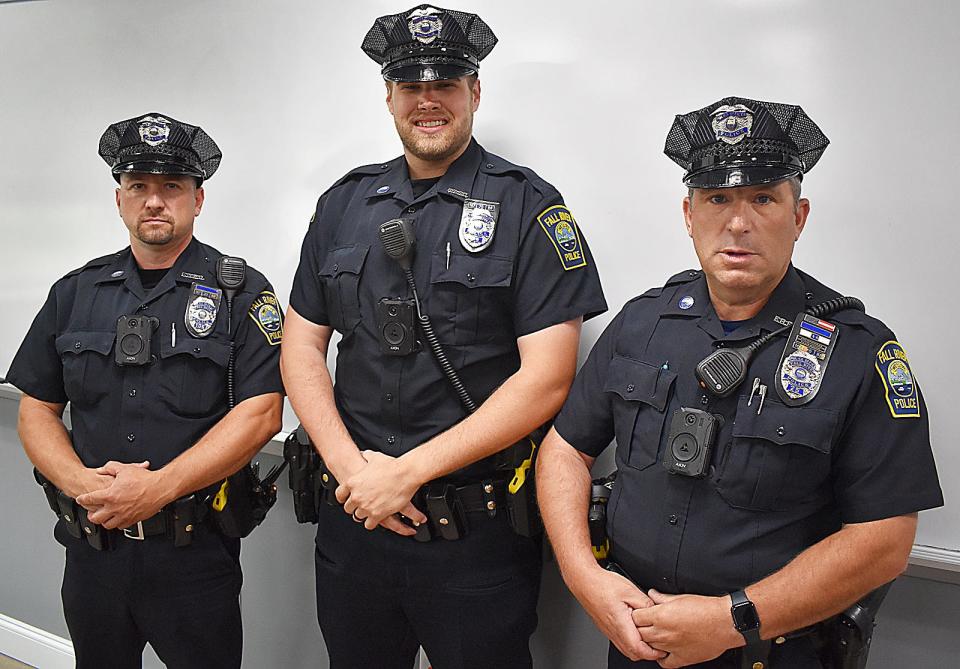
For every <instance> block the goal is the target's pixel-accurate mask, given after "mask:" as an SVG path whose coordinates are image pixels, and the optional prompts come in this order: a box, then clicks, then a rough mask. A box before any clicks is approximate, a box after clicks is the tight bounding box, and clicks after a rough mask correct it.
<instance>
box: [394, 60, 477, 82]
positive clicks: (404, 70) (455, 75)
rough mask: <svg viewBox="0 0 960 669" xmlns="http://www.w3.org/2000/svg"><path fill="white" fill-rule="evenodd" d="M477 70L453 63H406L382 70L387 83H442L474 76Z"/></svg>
mask: <svg viewBox="0 0 960 669" xmlns="http://www.w3.org/2000/svg"><path fill="white" fill-rule="evenodd" d="M476 72H477V69H476V68H475V67H470V66H468V65H460V64H454V63H408V64H405V65H397V66H394V67H391V68H389V69H387V68H385V69H384V70H383V78H384V79H386V80H387V81H409V82H414V81H443V80H444V79H459V78H460V77H466V76H468V75H471V74H476Z"/></svg>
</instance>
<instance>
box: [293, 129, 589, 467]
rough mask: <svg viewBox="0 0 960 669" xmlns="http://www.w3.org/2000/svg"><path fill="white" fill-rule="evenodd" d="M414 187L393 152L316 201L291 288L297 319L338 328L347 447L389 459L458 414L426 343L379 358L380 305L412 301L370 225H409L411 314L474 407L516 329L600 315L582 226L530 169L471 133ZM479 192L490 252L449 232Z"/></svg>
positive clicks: (507, 364)
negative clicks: (415, 311) (419, 312)
mask: <svg viewBox="0 0 960 669" xmlns="http://www.w3.org/2000/svg"><path fill="white" fill-rule="evenodd" d="M421 186H429V187H428V188H427V190H426V192H423V193H421V194H420V195H419V196H417V195H415V194H414V190H413V187H412V185H411V181H410V179H409V175H408V171H407V165H406V161H405V159H404V158H403V157H400V158H397V159H395V160H393V161H391V162H389V163H385V164H382V165H381V164H377V165H369V166H365V167H360V168H358V169H355V170H353V171H352V172H350V173H348V174H347V175H346V176H345V177H344V178H342V179H341V180H340V181H338V182H337V183H336V184H334V186H333V187H332V188H331V189H330V190H329V191H327V192H326V193H325V194H324V195H322V196H321V197H320V200H319V202H318V203H317V209H316V213H315V214H314V219H313V221H312V223H311V225H310V228H309V230H308V231H307V234H306V236H305V238H304V241H303V247H302V252H301V256H300V266H299V268H298V270H297V273H296V276H295V277H294V283H293V291H292V293H291V296H290V304H291V306H292V307H293V308H294V309H295V310H296V311H297V313H298V314H299V315H301V316H303V317H304V318H306V319H307V320H309V321H311V322H313V323H315V324H318V325H327V326H331V327H333V328H334V329H335V330H337V331H338V332H340V333H341V334H342V335H343V336H342V339H341V341H340V343H339V351H338V355H337V366H336V380H335V386H334V391H335V398H336V402H337V407H338V409H339V410H340V415H341V417H342V418H343V421H344V423H345V424H346V427H347V430H348V431H349V432H350V434H351V436H352V437H353V439H354V441H355V442H356V443H357V444H358V446H360V447H361V448H363V449H370V450H375V451H381V452H384V453H387V454H389V455H391V456H399V455H402V454H403V453H405V452H407V451H409V450H410V449H412V448H414V447H416V446H417V445H419V444H421V443H423V442H425V441H427V440H428V439H430V438H431V437H433V436H434V435H436V434H438V433H439V432H442V431H444V430H446V429H447V428H449V427H450V426H451V425H453V424H454V423H456V422H458V421H460V420H461V419H463V417H464V409H463V408H462V406H461V404H460V402H459V400H458V399H457V395H456V393H455V392H454V390H453V388H452V387H451V385H450V384H449V383H448V381H447V380H446V378H445V377H444V375H443V373H442V371H441V369H440V366H439V364H438V363H437V362H436V360H435V359H434V357H433V355H432V354H431V352H430V350H429V347H427V345H426V342H425V340H424V347H423V350H420V351H418V352H416V353H413V354H411V355H408V356H403V357H398V356H387V355H383V354H381V353H380V344H379V333H378V332H377V317H376V307H377V303H378V301H379V300H380V299H381V298H385V297H390V298H395V297H403V298H406V297H409V296H410V293H409V290H408V286H407V283H406V281H405V279H404V274H403V272H402V270H401V269H400V267H399V265H398V264H397V262H396V261H394V260H392V259H391V258H390V257H389V256H387V254H386V252H385V251H384V249H383V246H382V244H381V242H380V239H379V236H378V228H379V226H380V224H382V223H384V222H386V221H388V220H391V219H394V218H399V217H409V218H412V219H413V220H414V225H415V230H416V256H415V258H414V262H413V274H414V278H415V283H416V286H417V293H418V296H419V298H420V301H421V304H422V308H423V309H424V310H425V311H426V313H427V314H429V316H430V319H431V321H432V323H433V327H434V330H435V331H436V334H437V337H438V339H439V341H440V343H441V344H442V345H443V348H444V350H445V352H446V354H447V357H448V358H449V360H450V362H451V364H452V365H453V367H454V368H456V370H457V371H458V373H459V374H460V377H461V379H462V380H463V383H464V385H465V386H466V388H467V390H468V391H469V392H470V394H471V396H472V397H473V399H474V401H476V402H477V404H480V403H481V402H482V401H483V400H484V399H485V398H486V397H488V396H489V395H490V394H491V393H492V392H493V391H494V390H495V389H496V388H497V386H499V385H500V384H501V383H503V381H504V380H505V379H506V378H507V377H509V376H510V375H511V374H513V373H514V372H516V371H517V370H518V369H519V366H520V357H519V353H518V350H517V341H516V340H517V338H518V337H522V336H524V335H527V334H530V333H533V332H537V331H538V330H542V329H543V328H547V327H549V326H552V325H556V324H558V323H562V322H565V321H568V320H571V319H574V318H578V317H580V316H583V317H584V318H585V319H587V318H590V317H592V316H595V315H597V314H599V313H602V312H603V311H605V310H606V302H605V301H604V298H603V292H602V290H601V287H600V279H599V276H598V274H597V269H596V266H595V265H594V262H593V257H592V256H591V254H590V250H589V248H588V247H587V244H586V241H585V240H584V238H583V235H582V232H581V231H580V230H579V228H578V227H577V225H576V222H575V221H574V219H573V217H572V216H571V214H570V212H569V211H568V210H567V208H566V207H565V206H564V205H563V200H562V198H561V197H560V194H559V193H558V192H557V191H556V189H554V188H553V187H552V186H551V185H550V184H548V183H546V182H545V181H543V180H542V179H540V178H539V177H538V176H537V175H536V174H535V173H534V172H533V171H531V170H529V169H527V168H525V167H519V166H517V165H513V164H511V163H509V162H507V161H505V160H504V159H502V158H500V157H498V156H495V155H493V154H490V153H487V152H486V151H485V150H484V149H483V148H481V147H480V145H479V144H477V143H476V141H471V143H470V145H469V147H468V148H467V150H466V151H465V152H464V153H463V155H461V156H460V157H459V158H458V159H457V160H456V161H455V162H454V163H453V164H452V165H451V166H450V167H449V169H448V170H447V172H446V173H445V174H444V175H443V176H442V177H441V178H440V179H438V180H437V182H436V183H435V184H432V185H431V184H429V182H427V183H425V184H421ZM476 200H480V201H483V202H485V203H497V205H498V206H497V207H496V210H497V215H496V219H497V220H496V225H495V228H494V230H493V239H492V241H491V242H490V243H489V246H487V247H486V248H483V249H482V250H480V251H476V252H470V251H468V250H466V246H465V245H464V244H462V243H461V241H460V232H459V229H460V225H461V218H462V215H463V212H464V209H465V207H471V206H472V205H471V204H470V202H471V201H476ZM448 249H449V259H448ZM417 336H418V339H421V340H423V339H424V338H423V336H422V334H421V333H419V332H418V335H417ZM484 467H486V469H484ZM473 470H476V473H482V472H485V471H488V470H489V466H488V465H485V464H483V463H477V464H476V465H475V466H473V468H472V470H471V472H473Z"/></svg>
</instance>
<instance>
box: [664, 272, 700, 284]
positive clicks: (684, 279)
mask: <svg viewBox="0 0 960 669" xmlns="http://www.w3.org/2000/svg"><path fill="white" fill-rule="evenodd" d="M702 274H703V271H702V270H699V269H688V270H685V271H683V272H679V273H678V274H674V275H673V276H671V277H670V278H669V279H667V282H666V283H665V284H663V287H664V288H668V287H670V286H678V285H680V284H681V283H690V282H691V281H693V280H695V279H699V278H700V276H701V275H702Z"/></svg>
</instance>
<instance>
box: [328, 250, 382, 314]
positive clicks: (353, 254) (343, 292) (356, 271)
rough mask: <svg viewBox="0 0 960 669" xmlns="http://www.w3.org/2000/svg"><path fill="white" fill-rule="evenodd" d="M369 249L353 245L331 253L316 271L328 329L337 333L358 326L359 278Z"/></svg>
mask: <svg viewBox="0 0 960 669" xmlns="http://www.w3.org/2000/svg"><path fill="white" fill-rule="evenodd" d="M369 250H370V247H369V246H364V245H361V244H354V245H351V246H341V247H339V248H335V249H333V250H331V251H330V252H329V253H328V254H327V257H326V259H324V261H323V265H321V267H320V272H319V276H320V284H321V286H322V289H323V297H324V301H325V302H326V305H327V318H329V320H330V325H331V326H332V327H333V328H334V329H335V330H339V331H340V332H341V333H346V332H350V331H351V330H353V329H354V328H355V327H357V324H358V323H360V275H361V274H362V272H363V263H364V261H366V259H367V252H368V251H369Z"/></svg>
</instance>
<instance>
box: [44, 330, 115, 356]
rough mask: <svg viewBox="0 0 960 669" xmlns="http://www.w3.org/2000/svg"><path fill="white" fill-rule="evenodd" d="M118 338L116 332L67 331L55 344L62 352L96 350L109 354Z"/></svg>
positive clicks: (102, 353)
mask: <svg viewBox="0 0 960 669" xmlns="http://www.w3.org/2000/svg"><path fill="white" fill-rule="evenodd" d="M116 338H117V333H116V332H66V333H64V334H62V335H60V336H59V337H57V338H56V340H55V341H54V346H55V347H56V349H57V353H60V354H63V353H76V354H79V353H83V352H84V351H94V352H96V353H100V354H101V355H107V354H108V353H110V350H111V349H112V348H113V342H114V340H115V339H116Z"/></svg>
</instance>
